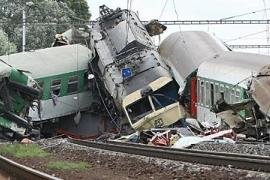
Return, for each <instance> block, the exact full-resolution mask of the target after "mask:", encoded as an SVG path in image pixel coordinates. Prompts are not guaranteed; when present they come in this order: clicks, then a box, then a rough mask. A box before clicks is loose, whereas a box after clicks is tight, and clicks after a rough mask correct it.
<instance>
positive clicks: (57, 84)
mask: <svg viewBox="0 0 270 180" xmlns="http://www.w3.org/2000/svg"><path fill="white" fill-rule="evenodd" d="M60 89H61V80H60V79H57V80H53V81H52V83H51V92H52V94H54V95H57V96H59V95H60Z"/></svg>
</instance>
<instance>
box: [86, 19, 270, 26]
mask: <svg viewBox="0 0 270 180" xmlns="http://www.w3.org/2000/svg"><path fill="white" fill-rule="evenodd" d="M141 22H142V24H147V23H149V21H145V20H143V21H141ZM87 23H89V24H90V25H92V26H93V25H94V24H95V23H97V21H89V22H87ZM159 23H161V24H163V25H166V26H169V25H215V24H216V25H220V24H221V25H224V24H231V25H233V24H243V25H250V24H251V25H252V24H253V25H254V24H270V20H263V19H246V20H245V19H240V20H232V19H231V20H228V19H227V20H226V19H225V20H224V19H218V20H178V21H177V20H175V21H162V20H161V21H159Z"/></svg>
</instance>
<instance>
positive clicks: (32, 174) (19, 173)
mask: <svg viewBox="0 0 270 180" xmlns="http://www.w3.org/2000/svg"><path fill="white" fill-rule="evenodd" d="M0 168H1V170H3V171H4V172H7V173H8V174H10V175H11V176H12V177H15V178H16V179H17V178H18V179H26V180H30V179H35V180H48V179H50V180H60V179H59V178H57V177H54V176H51V175H49V174H46V173H43V172H40V171H37V170H35V169H32V168H29V167H27V166H24V165H21V164H18V163H16V162H14V161H12V160H10V159H8V158H6V157H4V156H0Z"/></svg>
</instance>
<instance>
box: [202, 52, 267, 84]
mask: <svg viewBox="0 0 270 180" xmlns="http://www.w3.org/2000/svg"><path fill="white" fill-rule="evenodd" d="M269 65H270V57H269V56H265V55H259V54H251V53H241V52H233V51H228V52H223V53H220V54H217V55H215V56H213V57H211V58H210V59H209V60H208V61H205V62H203V63H202V64H201V65H200V66H199V68H198V73H197V75H198V76H199V77H204V78H207V79H212V80H215V81H221V82H225V83H228V84H233V85H239V86H241V87H243V88H247V87H248V85H249V83H250V82H249V81H250V80H251V78H252V77H254V76H257V75H258V74H259V72H260V70H261V69H262V68H263V67H266V66H269Z"/></svg>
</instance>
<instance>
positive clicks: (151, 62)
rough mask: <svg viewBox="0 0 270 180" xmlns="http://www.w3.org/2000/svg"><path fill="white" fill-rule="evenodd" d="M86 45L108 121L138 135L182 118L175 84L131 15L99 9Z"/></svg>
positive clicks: (145, 34)
mask: <svg viewBox="0 0 270 180" xmlns="http://www.w3.org/2000/svg"><path fill="white" fill-rule="evenodd" d="M91 40H92V44H93V52H95V57H94V58H93V59H92V61H91V62H90V69H91V71H92V73H93V74H94V75H95V77H96V79H98V80H97V82H98V86H99V88H98V89H100V90H102V89H103V90H105V91H104V92H103V93H102V92H101V93H100V94H105V97H107V98H106V99H104V104H105V106H108V107H107V110H108V112H109V114H110V117H111V120H112V121H115V122H116V120H117V118H118V117H126V118H127V120H128V121H129V123H130V124H131V126H132V127H133V128H134V129H136V130H143V129H149V128H153V127H164V126H168V125H171V124H174V123H175V122H177V121H178V120H179V119H181V118H184V116H185V112H184V110H183V107H182V106H181V105H180V104H179V101H178V93H177V91H178V87H177V83H175V82H174V81H173V79H172V77H171V75H170V72H169V69H168V67H167V66H166V65H165V64H164V62H163V60H162V59H161V57H160V55H159V53H158V52H157V49H156V47H155V45H154V44H153V42H152V41H151V37H150V35H149V33H148V32H147V30H146V28H145V26H143V25H142V23H141V21H140V20H139V18H138V16H137V15H136V14H135V13H134V12H132V11H129V10H122V9H120V8H118V9H116V10H112V9H109V8H107V7H106V6H101V7H100V18H99V19H98V20H97V22H96V23H95V24H94V25H93V28H92V32H91ZM108 97H109V98H108ZM108 99H110V100H108ZM123 113H124V115H123Z"/></svg>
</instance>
